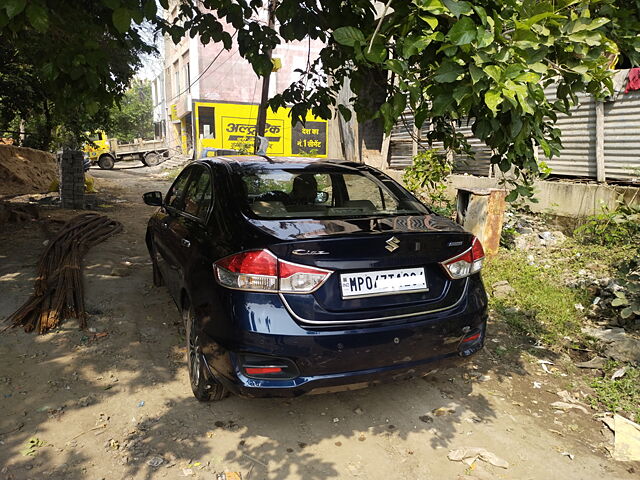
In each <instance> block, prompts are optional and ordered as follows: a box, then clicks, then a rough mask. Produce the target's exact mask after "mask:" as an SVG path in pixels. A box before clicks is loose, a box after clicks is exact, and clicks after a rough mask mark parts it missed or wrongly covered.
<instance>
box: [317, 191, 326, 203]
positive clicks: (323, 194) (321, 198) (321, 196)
mask: <svg viewBox="0 0 640 480" xmlns="http://www.w3.org/2000/svg"><path fill="white" fill-rule="evenodd" d="M327 200H329V194H328V193H327V192H318V193H316V203H324V202H326V201H327Z"/></svg>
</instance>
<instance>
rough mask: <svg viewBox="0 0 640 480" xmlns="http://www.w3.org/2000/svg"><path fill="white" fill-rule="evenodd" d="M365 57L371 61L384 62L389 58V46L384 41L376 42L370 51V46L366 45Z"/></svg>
mask: <svg viewBox="0 0 640 480" xmlns="http://www.w3.org/2000/svg"><path fill="white" fill-rule="evenodd" d="M364 57H365V58H366V59H367V60H369V61H370V62H371V63H382V62H384V60H385V58H387V47H386V46H385V45H384V44H382V43H374V44H373V45H371V51H369V47H368V46H365V47H364Z"/></svg>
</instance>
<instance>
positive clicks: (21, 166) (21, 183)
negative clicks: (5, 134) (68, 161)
mask: <svg viewBox="0 0 640 480" xmlns="http://www.w3.org/2000/svg"><path fill="white" fill-rule="evenodd" d="M57 178H58V163H57V162H56V159H55V157H54V156H53V155H52V154H51V153H48V152H43V151H41V150H34V149H32V148H23V147H14V146H13V145H1V144H0V195H15V194H20V193H35V192H46V191H47V190H48V189H49V185H51V183H52V182H53V181H54V180H56V179H57Z"/></svg>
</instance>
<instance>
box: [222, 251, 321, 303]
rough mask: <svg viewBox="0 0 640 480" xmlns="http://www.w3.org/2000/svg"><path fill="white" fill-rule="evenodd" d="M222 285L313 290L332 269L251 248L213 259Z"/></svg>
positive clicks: (273, 289)
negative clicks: (310, 265) (300, 262)
mask: <svg viewBox="0 0 640 480" xmlns="http://www.w3.org/2000/svg"><path fill="white" fill-rule="evenodd" d="M213 269H214V271H215V274H216V279H217V280H218V283H220V285H222V286H225V287H229V288H235V289H239V290H254V291H261V292H284V293H310V292H313V291H314V290H316V289H317V288H319V287H320V286H321V285H322V284H323V283H324V282H325V281H326V280H327V278H329V275H331V271H330V270H323V269H320V268H313V267H308V266H306V265H298V264H297V263H291V262H287V261H285V260H280V259H278V258H277V257H276V256H275V255H274V254H273V253H271V252H270V251H268V250H250V251H248V252H241V253H237V254H235V255H231V256H229V257H225V258H223V259H221V260H218V261H217V262H215V263H214V265H213Z"/></svg>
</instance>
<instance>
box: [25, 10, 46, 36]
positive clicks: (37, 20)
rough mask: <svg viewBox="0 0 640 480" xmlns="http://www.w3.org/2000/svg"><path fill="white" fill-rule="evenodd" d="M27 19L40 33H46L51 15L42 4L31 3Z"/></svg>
mask: <svg viewBox="0 0 640 480" xmlns="http://www.w3.org/2000/svg"><path fill="white" fill-rule="evenodd" d="M27 18H28V19H29V23H30V24H31V26H32V27H33V28H35V29H36V30H37V31H39V32H40V33H43V32H46V31H47V29H48V28H49V14H48V13H47V10H46V9H45V8H44V7H43V6H42V5H40V4H37V3H31V4H29V6H28V7H27Z"/></svg>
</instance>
